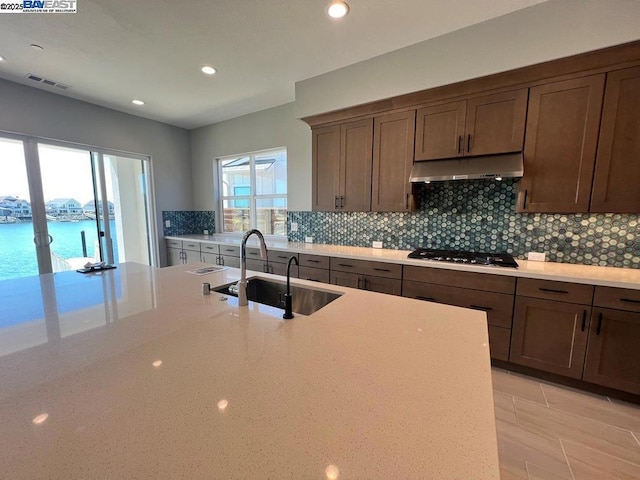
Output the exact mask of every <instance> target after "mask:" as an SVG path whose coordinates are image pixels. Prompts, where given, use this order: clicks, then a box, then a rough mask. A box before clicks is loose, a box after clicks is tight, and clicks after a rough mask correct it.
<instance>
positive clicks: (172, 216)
mask: <svg viewBox="0 0 640 480" xmlns="http://www.w3.org/2000/svg"><path fill="white" fill-rule="evenodd" d="M167 220H169V222H170V223H171V226H170V227H167V226H166V221H167ZM162 226H163V230H164V236H165V237H166V236H171V235H192V234H202V232H203V231H204V230H209V234H213V233H215V232H216V215H215V212H211V211H206V210H202V211H163V212H162Z"/></svg>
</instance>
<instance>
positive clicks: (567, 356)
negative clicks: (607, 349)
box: [509, 297, 591, 378]
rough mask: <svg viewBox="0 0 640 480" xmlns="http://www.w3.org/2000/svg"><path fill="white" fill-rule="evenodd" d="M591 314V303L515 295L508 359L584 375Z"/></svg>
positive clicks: (571, 375) (543, 368)
mask: <svg viewBox="0 0 640 480" xmlns="http://www.w3.org/2000/svg"><path fill="white" fill-rule="evenodd" d="M590 317H591V307H590V306H586V305H579V304H574V303H565V302H557V301H554V300H543V299H539V298H529V297H516V305H515V310H514V314H513V330H512V333H511V353H510V354H509V360H510V361H511V362H514V363H518V364H520V365H525V366H527V367H532V368H537V369H539V370H544V371H547V372H551V373H556V374H558V375H564V376H567V377H573V378H581V377H582V369H583V365H584V357H585V351H586V348H587V336H588V335H589V319H590Z"/></svg>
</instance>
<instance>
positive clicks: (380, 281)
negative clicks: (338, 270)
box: [362, 275, 402, 295]
mask: <svg viewBox="0 0 640 480" xmlns="http://www.w3.org/2000/svg"><path fill="white" fill-rule="evenodd" d="M362 280H363V286H364V289H365V290H369V291H370V292H379V293H388V294H389V295H400V293H401V290H402V280H399V279H394V278H384V277H374V276H372V275H364V277H363V279H362Z"/></svg>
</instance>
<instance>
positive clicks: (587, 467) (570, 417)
mask: <svg viewBox="0 0 640 480" xmlns="http://www.w3.org/2000/svg"><path fill="white" fill-rule="evenodd" d="M493 392H494V398H495V410H496V428H497V432H498V452H499V455H500V472H501V475H502V480H511V479H517V480H522V479H524V480H534V479H535V480H543V479H545V480H546V479H548V480H556V479H569V480H583V479H585V480H592V479H593V480H610V479H625V480H626V479H636V480H638V479H640V406H636V405H633V404H629V403H624V402H620V401H617V400H612V399H609V398H607V397H601V396H598V395H594V394H591V393H586V392H581V391H579V390H574V389H572V388H569V387H564V386H561V385H555V384H552V383H547V382H541V381H539V380H537V379H534V378H531V377H527V376H524V375H519V374H516V373H512V372H507V371H505V370H501V369H497V368H494V369H493Z"/></svg>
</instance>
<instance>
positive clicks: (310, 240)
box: [304, 237, 313, 243]
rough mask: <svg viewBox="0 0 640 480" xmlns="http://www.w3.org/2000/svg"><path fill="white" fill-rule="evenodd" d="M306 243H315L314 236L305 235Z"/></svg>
mask: <svg viewBox="0 0 640 480" xmlns="http://www.w3.org/2000/svg"><path fill="white" fill-rule="evenodd" d="M304 241H305V243H313V237H304Z"/></svg>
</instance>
